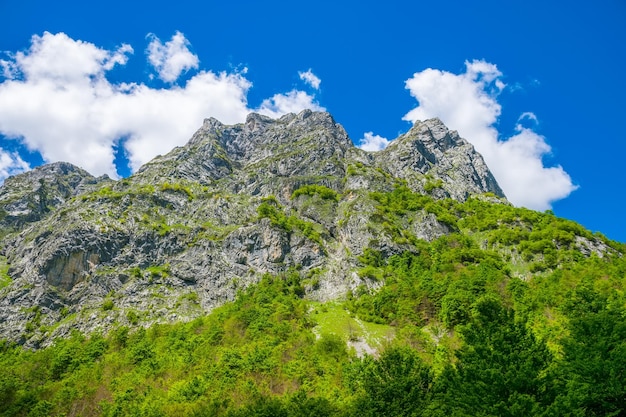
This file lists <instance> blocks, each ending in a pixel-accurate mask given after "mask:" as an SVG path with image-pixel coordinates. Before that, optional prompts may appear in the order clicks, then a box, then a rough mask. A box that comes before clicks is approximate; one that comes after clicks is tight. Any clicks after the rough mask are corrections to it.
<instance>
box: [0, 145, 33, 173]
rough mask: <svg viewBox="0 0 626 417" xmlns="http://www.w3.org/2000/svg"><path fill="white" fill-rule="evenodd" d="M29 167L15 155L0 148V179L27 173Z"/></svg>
mask: <svg viewBox="0 0 626 417" xmlns="http://www.w3.org/2000/svg"><path fill="white" fill-rule="evenodd" d="M29 169H30V165H29V164H28V163H27V162H25V161H24V160H23V159H22V158H21V157H20V156H19V155H18V154H17V153H11V152H7V151H5V150H4V149H2V148H0V178H3V179H4V178H6V177H9V176H11V175H16V174H20V173H22V172H24V171H28V170H29Z"/></svg>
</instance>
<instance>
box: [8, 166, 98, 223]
mask: <svg viewBox="0 0 626 417" xmlns="http://www.w3.org/2000/svg"><path fill="white" fill-rule="evenodd" d="M106 181H109V178H108V177H106V176H104V177H101V178H95V177H93V176H92V175H91V174H89V173H88V172H87V171H85V170H83V169H80V168H78V167H76V166H74V165H72V164H68V163H67V162H55V163H53V164H48V165H43V166H40V167H37V168H35V169H33V170H32V171H29V172H26V173H24V174H21V175H16V176H14V177H10V178H7V180H6V181H5V183H4V185H3V186H2V187H0V229H2V230H4V231H10V230H16V229H20V228H22V227H24V226H25V225H26V224H27V223H31V222H36V221H38V220H40V219H42V218H43V217H44V216H45V215H46V214H47V213H49V212H50V211H52V210H54V209H55V208H56V207H58V206H60V205H62V204H64V203H65V202H66V201H67V200H69V199H71V198H73V197H76V196H77V195H80V194H82V193H85V192H88V191H92V190H94V189H95V187H96V186H97V185H98V184H101V183H103V182H106Z"/></svg>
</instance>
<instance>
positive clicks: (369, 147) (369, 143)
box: [358, 132, 389, 152]
mask: <svg viewBox="0 0 626 417" xmlns="http://www.w3.org/2000/svg"><path fill="white" fill-rule="evenodd" d="M387 145H389V140H388V139H387V138H383V137H382V136H379V135H375V134H374V132H366V133H365V134H364V135H363V139H361V140H360V141H359V145H358V147H359V148H361V149H363V150H364V151H368V152H376V151H382V150H383V149H385V148H386V147H387Z"/></svg>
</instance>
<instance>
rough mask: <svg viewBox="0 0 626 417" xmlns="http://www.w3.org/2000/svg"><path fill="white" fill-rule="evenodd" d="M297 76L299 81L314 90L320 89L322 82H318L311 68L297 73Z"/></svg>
mask: <svg viewBox="0 0 626 417" xmlns="http://www.w3.org/2000/svg"><path fill="white" fill-rule="evenodd" d="M298 75H299V76H300V79H301V80H302V81H304V82H305V83H307V84H309V85H310V86H311V87H313V88H315V89H316V90H319V89H320V83H321V82H322V80H320V79H319V77H318V76H317V75H315V74H313V72H312V71H311V68H309V69H308V70H307V71H306V72H302V71H299V72H298Z"/></svg>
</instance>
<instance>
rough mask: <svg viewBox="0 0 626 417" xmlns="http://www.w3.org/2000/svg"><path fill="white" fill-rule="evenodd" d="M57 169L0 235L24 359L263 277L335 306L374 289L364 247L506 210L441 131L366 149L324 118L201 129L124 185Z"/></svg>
mask: <svg viewBox="0 0 626 417" xmlns="http://www.w3.org/2000/svg"><path fill="white" fill-rule="evenodd" d="M53 166H57V167H65V168H66V171H67V172H69V173H72V175H74V176H75V177H76V175H78V177H76V178H74V180H73V181H74V182H72V184H75V185H76V186H75V188H73V189H71V187H70V188H67V187H65V188H63V187H61V188H63V190H64V191H63V190H61V191H63V193H65V194H63V195H64V197H63V199H60V198H57V200H54V201H56V202H57V203H58V204H57V203H55V204H52V205H50V207H48V206H47V205H45V208H44V209H41V210H40V214H38V215H37V216H39V217H37V216H35V217H33V218H32V219H33V220H32V221H28V222H27V221H26V220H25V221H24V222H23V223H20V224H19V225H18V226H12V227H13V228H9V227H7V228H5V229H3V230H4V231H3V233H4V234H5V235H6V236H5V238H4V239H3V242H2V251H1V254H2V256H3V258H2V263H3V264H4V265H6V268H7V273H6V277H5V279H4V282H5V283H6V284H5V285H4V288H2V289H1V290H0V319H1V320H0V335H1V336H2V337H5V338H8V339H12V340H18V341H20V343H24V344H27V345H29V346H33V347H36V346H39V345H42V344H43V345H46V344H49V343H50V342H51V341H52V340H54V338H56V337H58V336H63V335H68V334H69V332H70V331H71V330H72V329H78V330H80V331H81V332H84V333H91V332H93V331H104V332H107V331H109V330H110V329H111V328H114V327H115V326H118V325H123V324H129V323H133V322H135V323H140V324H141V325H143V326H148V325H150V324H151V323H155V322H162V321H165V322H170V321H178V320H190V319H193V318H195V317H198V316H201V315H203V314H206V313H207V312H208V311H210V310H212V309H213V308H215V307H216V306H219V305H221V304H223V303H224V302H226V301H229V300H232V299H233V298H234V297H235V295H236V293H237V291H238V290H239V289H241V288H245V287H247V286H249V285H251V284H254V283H256V282H258V281H259V280H260V279H261V277H262V276H263V275H264V274H273V275H276V274H282V273H286V272H287V271H290V270H298V271H299V274H300V275H301V276H302V277H303V279H304V281H305V285H304V291H305V292H306V293H307V294H308V296H309V297H311V298H313V299H319V300H330V299H336V298H340V297H344V296H345V295H346V294H348V293H349V292H350V291H356V290H357V288H359V287H361V286H364V287H377V286H379V285H380V282H378V281H377V280H376V279H373V278H372V277H368V276H367V275H363V274H362V273H361V272H360V271H361V268H362V261H361V260H360V259H361V257H362V256H363V255H364V254H365V253H366V251H367V250H370V249H371V250H376V251H379V252H380V253H382V254H383V255H384V256H386V257H387V256H391V255H393V254H398V253H402V252H405V251H416V250H417V249H416V246H415V245H416V242H418V241H419V240H422V241H426V242H429V241H433V240H435V239H437V238H439V237H441V236H444V235H447V234H449V233H452V232H455V231H456V230H458V226H457V218H456V217H455V216H457V214H455V213H456V212H454V211H453V209H452V208H451V207H452V205H451V204H452V202H455V201H456V202H464V201H467V200H468V199H469V198H471V197H472V196H475V198H480V199H485V200H487V201H491V202H495V203H497V204H508V202H506V200H505V198H504V194H503V193H502V190H501V189H500V187H499V186H498V184H497V181H496V180H495V178H493V175H492V174H491V173H490V171H489V169H488V167H487V166H486V164H485V163H484V161H483V159H482V157H481V156H480V154H478V153H477V152H476V151H475V150H474V148H473V147H472V146H471V145H470V144H469V143H468V142H467V141H465V140H464V139H462V138H460V137H459V135H458V134H457V133H456V132H454V131H450V130H448V129H447V128H446V127H445V126H444V125H443V123H441V121H440V120H438V119H431V120H427V121H424V122H417V123H416V124H415V125H414V126H413V128H412V129H411V130H409V132H407V133H406V134H404V135H401V136H400V137H399V138H398V139H397V140H396V141H394V142H392V144H391V145H390V146H389V147H388V148H387V149H385V150H383V151H380V152H376V153H368V152H365V151H362V150H360V149H358V148H356V147H355V146H354V145H353V144H352V142H351V140H350V138H349V137H348V135H347V133H346V132H345V130H344V129H343V127H341V125H339V124H338V123H337V122H335V120H334V119H333V118H332V116H331V115H330V114H328V113H321V112H312V111H309V110H305V111H303V112H301V113H299V114H297V115H296V114H289V115H286V116H283V117H281V118H279V119H271V118H268V117H265V116H261V115H258V114H250V115H249V116H248V117H247V119H246V122H245V123H240V124H236V125H231V126H227V125H223V124H222V123H220V122H219V121H217V120H215V119H206V120H205V121H204V123H203V126H202V127H201V128H200V129H199V130H198V131H197V132H196V133H195V134H194V135H193V137H192V138H191V139H190V141H189V142H188V143H187V144H186V145H185V146H181V147H177V148H174V149H173V150H172V151H171V152H169V153H168V154H166V155H163V156H158V157H156V158H155V159H153V160H152V161H151V162H149V163H147V164H146V165H144V166H143V167H141V168H140V169H139V170H138V171H137V173H135V174H134V175H132V176H131V177H129V178H125V179H122V180H119V181H113V180H110V179H108V178H100V179H95V178H94V177H93V176H91V175H89V174H88V173H86V172H84V171H82V170H80V169H79V168H71V169H70V168H69V165H63V164H61V165H58V164H57V165H53ZM35 171H36V172H48V171H50V172H54V171H55V170H54V169H53V168H52V167H42V168H38V169H37V170H34V171H33V172H35ZM33 175H35V174H32V173H26V174H23V177H19V176H18V177H17V178H18V179H19V178H29V176H33ZM58 178H64V177H63V176H60V177H58ZM58 178H57V177H55V176H54V175H53V176H49V177H46V176H45V175H44V176H43V177H42V179H41V182H40V181H39V179H38V180H37V181H35V182H36V183H37V184H38V187H35V188H33V187H31V188H28V189H30V190H31V192H30V194H28V193H26V194H27V197H24V196H22V197H20V198H22V199H24V198H27V199H28V198H30V199H31V200H32V201H36V200H37V198H36V195H41V193H42V192H43V191H45V193H48V194H50V195H53V194H54V195H56V194H55V193H57V194H59V193H61V191H58V192H57V191H55V190H57V188H59V187H56V186H55V184H60V183H62V182H63V181H61V180H58ZM18 179H11V180H7V183H6V184H5V185H4V186H3V187H2V188H1V189H0V196H3V195H12V192H9V191H10V190H12V188H13V186H12V184H17V183H19V181H18ZM55 187H56V188H55ZM61 188H59V190H60V189H61ZM66 188H67V189H66ZM42 190H43V191H42ZM394 190H406V191H401V192H400V194H398V195H400V196H401V197H400V198H402V199H408V200H407V201H409V200H410V201H413V203H411V204H412V205H411V206H410V207H412V208H411V209H410V213H411V214H410V216H409V217H406V215H405V214H402V216H404V217H398V216H396V215H394V217H393V218H390V219H387V220H385V219H386V218H387V217H386V216H387V214H385V213H383V212H381V211H380V208H379V205H380V204H381V200H380V198H387V197H384V196H385V195H388V194H389V193H394V192H396V191H394ZM377 193H378V194H377ZM381 193H382V194H381ZM402 193H405V194H402ZM407 193H408V194H407ZM13 194H15V193H14V192H13ZM389 195H391V194H389ZM414 196H422V197H419V198H416V197H414ZM5 201H7V200H6V199H5ZM29 201H30V200H29ZM37 201H39V200H37ZM446 201H450V203H446ZM5 204H7V203H5ZM7 206H8V205H7ZM403 210H404V209H403ZM411 210H412V211H411ZM38 213H39V212H38ZM402 213H406V210H404V211H403V212H402ZM5 218H10V216H5ZM394 222H400V223H398V224H397V225H396V224H395V223H394ZM585 239H586V238H585ZM587 240H588V239H587ZM587 240H585V242H587ZM590 242H591V241H590ZM594 245H595V244H594V243H593V242H591V243H589V245H588V246H589V247H590V248H596V247H599V246H598V245H595V246H594ZM602 250H608V247H606V248H605V249H601V250H600V251H602ZM588 251H589V253H591V252H593V251H594V249H589V250H588ZM596 251H597V250H596ZM129 317H131V318H132V319H131V318H129ZM35 318H36V324H37V325H35V326H34V325H33V320H34V319H35Z"/></svg>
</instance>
